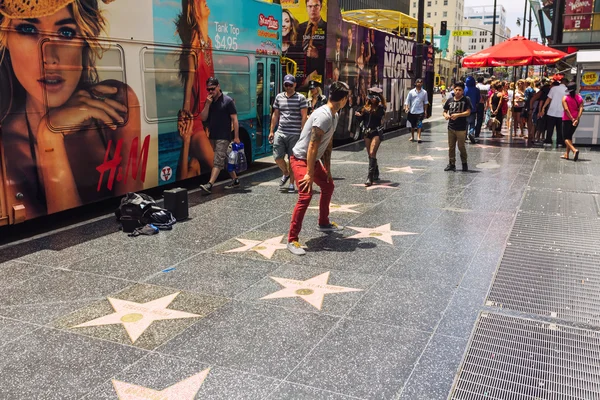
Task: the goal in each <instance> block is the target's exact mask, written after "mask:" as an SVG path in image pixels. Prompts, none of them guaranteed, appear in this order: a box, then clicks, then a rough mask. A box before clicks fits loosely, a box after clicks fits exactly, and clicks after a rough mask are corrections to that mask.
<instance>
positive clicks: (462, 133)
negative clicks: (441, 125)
mask: <svg viewBox="0 0 600 400" xmlns="http://www.w3.org/2000/svg"><path fill="white" fill-rule="evenodd" d="M464 91H465V84H464V83H462V82H457V83H455V84H454V97H453V98H451V99H450V100H448V101H446V103H445V104H444V118H446V120H447V121H448V147H449V150H448V153H449V158H450V162H449V163H448V166H447V167H446V168H445V169H444V171H456V145H457V144H458V149H459V150H460V160H461V161H462V169H463V171H468V170H469V166H468V164H467V149H466V147H465V141H466V139H467V117H468V116H469V115H471V110H473V106H472V105H471V100H470V99H469V98H468V97H465V96H464V95H463V94H464Z"/></svg>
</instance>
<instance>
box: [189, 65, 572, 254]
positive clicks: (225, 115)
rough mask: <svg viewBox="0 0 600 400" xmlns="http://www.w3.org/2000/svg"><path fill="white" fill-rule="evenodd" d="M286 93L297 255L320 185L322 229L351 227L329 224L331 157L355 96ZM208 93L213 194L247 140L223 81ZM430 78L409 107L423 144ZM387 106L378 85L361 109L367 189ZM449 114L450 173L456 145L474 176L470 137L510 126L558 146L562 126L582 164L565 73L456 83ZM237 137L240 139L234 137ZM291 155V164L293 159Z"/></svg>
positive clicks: (283, 185) (563, 142)
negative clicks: (230, 152) (235, 146)
mask: <svg viewBox="0 0 600 400" xmlns="http://www.w3.org/2000/svg"><path fill="white" fill-rule="evenodd" d="M283 82H284V85H283V86H284V91H283V92H282V93H279V94H278V95H277V96H276V98H275V101H274V103H273V113H272V117H271V131H270V134H269V142H271V143H272V145H273V156H274V159H275V162H276V163H277V165H278V166H279V168H280V170H281V172H282V177H281V179H280V183H279V188H280V190H281V191H282V192H288V193H295V192H298V202H297V204H296V206H295V208H294V212H293V214H292V221H291V224H290V230H289V234H288V246H287V247H288V249H289V251H290V252H292V253H293V254H296V255H303V254H305V250H304V248H303V246H302V245H301V244H300V242H299V239H298V236H299V234H300V230H301V229H302V221H303V219H304V215H305V213H306V210H307V209H308V206H309V204H310V201H311V198H312V184H313V183H316V184H317V185H318V186H319V187H320V188H321V195H320V200H319V222H318V229H319V230H320V231H322V232H333V231H338V230H341V229H343V227H341V226H339V225H337V224H336V223H335V222H332V221H330V220H329V206H330V202H331V196H332V195H333V190H334V184H333V178H332V174H331V152H332V150H333V134H334V132H335V130H336V126H337V123H338V120H339V111H340V110H341V109H342V108H344V106H345V105H346V103H347V102H348V99H349V97H350V96H351V89H350V87H349V86H348V84H346V83H344V82H341V81H338V82H334V83H333V84H332V85H331V88H330V90H329V98H326V97H325V96H323V93H322V91H321V89H320V84H319V83H318V82H316V81H311V82H310V83H309V91H310V92H309V98H308V100H307V98H306V97H305V96H304V95H303V94H301V93H299V92H297V91H296V78H295V77H294V76H293V75H286V76H285V77H284V79H283ZM206 86H207V91H208V93H209V94H208V96H207V100H206V103H205V105H204V107H203V109H202V112H201V113H200V118H201V119H202V120H203V122H204V123H205V124H207V125H208V126H209V127H210V130H211V137H210V139H211V144H212V146H213V149H214V160H213V164H214V167H213V170H212V172H211V177H210V181H209V182H208V183H207V184H205V185H202V186H201V189H202V190H203V191H204V192H205V193H206V194H210V193H211V190H212V186H213V184H214V183H215V181H216V179H217V177H218V175H219V173H220V172H221V170H222V169H223V168H224V167H225V160H226V159H227V148H228V146H229V142H230V141H231V139H233V141H234V142H239V134H238V121H237V111H236V108H235V103H234V102H233V100H232V99H231V98H230V97H228V96H227V95H225V94H224V93H222V92H221V89H220V85H219V81H218V79H216V78H214V77H211V78H209V79H208V81H207V82H206ZM422 86H423V81H422V80H421V79H416V80H415V87H414V89H412V90H410V91H409V92H408V94H407V96H406V99H405V104H404V110H405V112H406V113H407V116H408V117H407V122H408V123H409V124H410V129H411V137H410V140H411V141H412V142H414V141H415V132H416V133H417V143H421V133H422V128H423V125H422V124H423V119H425V118H428V117H429V116H430V112H429V110H430V107H429V106H430V104H429V96H428V93H427V91H426V90H425V89H423V87H422ZM386 108H387V105H386V101H385V98H384V96H383V91H382V90H381V89H380V88H378V87H372V88H370V89H368V97H367V101H366V103H365V104H364V106H362V107H361V108H360V109H358V110H357V111H356V112H355V116H356V117H357V119H358V120H359V121H360V126H361V132H362V138H363V139H364V141H365V148H366V153H367V156H368V160H369V163H368V165H369V166H368V173H367V179H366V181H365V186H367V187H368V186H371V185H373V183H375V182H377V181H378V180H379V166H378V163H377V151H378V149H379V146H380V145H381V141H382V140H383V126H384V120H385V115H386ZM443 109H444V111H443V115H444V118H445V119H446V120H447V121H448V158H449V162H448V165H447V166H446V168H445V169H444V170H445V171H448V172H451V171H456V148H457V147H458V149H459V152H460V160H461V163H462V170H463V171H468V170H469V166H468V161H467V159H468V156H467V150H466V146H465V144H466V140H467V138H468V139H469V140H470V141H471V142H472V143H476V142H477V138H478V137H481V134H482V132H481V131H482V127H483V126H484V125H485V126H487V127H488V128H489V129H490V131H491V134H492V135H491V138H497V137H503V135H502V133H501V131H502V127H503V124H504V123H506V127H507V128H508V131H509V135H512V136H514V137H516V136H519V137H526V135H533V137H532V140H533V141H536V142H539V141H542V140H543V143H544V145H548V146H552V144H553V136H554V130H555V129H556V132H557V135H556V147H557V148H558V147H564V148H565V153H564V154H563V155H562V156H561V157H562V158H564V159H569V158H570V155H571V153H573V160H574V161H577V160H578V157H579V150H577V149H576V148H575V147H574V146H573V135H574V133H575V130H576V129H577V126H578V124H579V119H580V118H581V115H582V113H583V99H582V97H581V96H580V95H579V94H577V85H576V84H574V83H569V81H568V79H566V78H565V77H564V76H558V75H555V76H554V77H553V79H542V80H538V79H522V80H519V81H517V84H516V86H515V85H511V84H510V83H508V82H503V81H500V80H496V79H494V78H493V77H492V79H491V80H488V81H487V82H486V81H485V79H484V78H483V77H479V78H477V79H475V78H473V77H467V78H466V79H465V82H462V81H459V82H456V83H455V84H454V85H453V87H452V88H451V90H450V91H449V94H448V97H447V98H446V99H445V101H444V105H443ZM231 132H233V136H232V135H231ZM286 157H287V160H286ZM230 175H231V183H230V184H228V185H226V186H225V188H226V189H232V188H235V187H237V186H239V185H240V182H239V180H238V177H237V176H236V175H235V172H231V173H230Z"/></svg>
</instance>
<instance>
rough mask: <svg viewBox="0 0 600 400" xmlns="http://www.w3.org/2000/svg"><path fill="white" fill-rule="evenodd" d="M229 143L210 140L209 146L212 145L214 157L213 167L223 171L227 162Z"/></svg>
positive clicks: (224, 140) (223, 140) (221, 140)
mask: <svg viewBox="0 0 600 400" xmlns="http://www.w3.org/2000/svg"><path fill="white" fill-rule="evenodd" d="M229 143H231V141H229V140H226V139H211V140H210V144H211V145H212V148H213V151H214V153H215V156H214V158H213V167H215V168H219V169H223V168H225V163H226V160H227V149H228V148H229Z"/></svg>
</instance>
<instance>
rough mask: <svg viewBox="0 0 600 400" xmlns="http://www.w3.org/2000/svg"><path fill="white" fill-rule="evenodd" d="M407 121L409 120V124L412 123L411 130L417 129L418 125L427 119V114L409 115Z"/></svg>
mask: <svg viewBox="0 0 600 400" xmlns="http://www.w3.org/2000/svg"><path fill="white" fill-rule="evenodd" d="M406 119H407V120H408V122H410V126H411V128H416V127H417V125H419V122H422V121H423V119H425V114H423V113H421V114H411V113H408V116H407V117H406Z"/></svg>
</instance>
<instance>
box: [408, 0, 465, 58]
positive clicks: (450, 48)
mask: <svg viewBox="0 0 600 400" xmlns="http://www.w3.org/2000/svg"><path fill="white" fill-rule="evenodd" d="M464 6H465V3H464V0H425V22H426V23H428V24H430V25H433V28H434V32H436V33H438V32H439V31H440V27H441V22H442V21H446V24H447V29H448V32H449V37H448V38H447V39H448V40H447V42H446V41H443V43H444V46H447V47H446V48H444V49H442V50H444V54H443V56H444V58H446V59H453V58H454V54H455V53H456V50H464V45H463V43H464V41H463V40H464V39H463V38H462V37H460V36H452V35H451V34H450V32H451V31H453V30H460V29H462V28H461V27H460V26H461V25H462V24H463V15H464ZM418 13H419V2H418V0H410V14H409V15H410V16H411V17H413V18H417V17H418ZM446 43H447V44H446ZM446 50H447V51H446Z"/></svg>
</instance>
